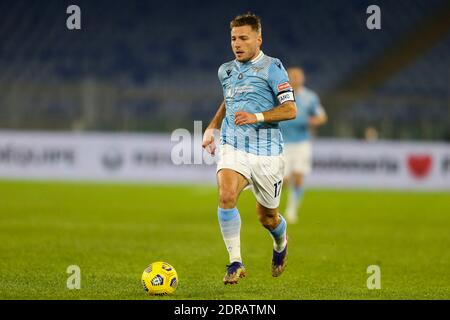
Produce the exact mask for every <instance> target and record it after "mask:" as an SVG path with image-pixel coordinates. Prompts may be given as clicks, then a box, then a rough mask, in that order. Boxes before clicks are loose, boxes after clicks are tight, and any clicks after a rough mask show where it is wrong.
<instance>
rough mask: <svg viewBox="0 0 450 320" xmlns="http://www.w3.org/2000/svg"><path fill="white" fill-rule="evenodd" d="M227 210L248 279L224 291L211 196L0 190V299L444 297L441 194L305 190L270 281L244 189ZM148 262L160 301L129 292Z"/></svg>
mask: <svg viewBox="0 0 450 320" xmlns="http://www.w3.org/2000/svg"><path fill="white" fill-rule="evenodd" d="M283 197H285V195H283ZM284 203H285V201H283V202H282V204H283V205H282V207H281V208H283V207H284ZM238 207H239V210H240V212H241V216H242V232H241V239H242V254H243V259H244V263H245V265H246V268H247V272H248V275H247V278H245V279H243V280H242V281H241V282H240V283H239V284H238V285H235V286H224V285H223V283H222V277H223V275H224V271H225V264H226V263H227V262H228V261H227V257H228V255H227V252H226V249H225V247H224V245H223V241H222V238H221V235H220V231H219V226H218V223H217V212H216V208H217V190H216V188H215V187H213V186H158V185H132V184H123V185H121V184H100V183H98V184H97V183H96V184H85V183H62V182H61V183H51V182H12V181H3V182H1V183H0V299H449V298H450V250H449V248H450V194H448V193H414V192H375V191H331V190H308V191H307V192H306V196H305V202H304V205H303V207H302V211H301V218H300V221H299V224H297V225H289V226H288V234H289V241H290V242H289V260H288V261H289V262H288V267H287V269H286V271H285V273H284V274H283V275H282V276H281V277H280V278H272V276H271V271H270V270H271V268H270V263H271V253H272V252H271V250H272V243H271V238H270V236H269V234H268V232H267V231H266V230H265V229H263V228H262V227H261V226H260V225H259V223H258V221H257V219H256V215H255V212H254V208H255V202H254V198H253V195H252V194H251V192H250V191H245V192H244V193H243V194H242V196H241V198H240V201H239V206H238ZM158 260H163V261H167V262H169V263H171V264H172V265H173V266H174V267H175V268H176V270H177V272H178V275H179V279H180V285H179V287H178V289H177V291H176V292H175V294H174V295H172V296H168V297H149V296H147V295H146V293H145V292H144V290H143V289H142V287H141V284H140V277H141V274H142V271H143V270H144V268H145V267H146V266H147V265H148V264H149V263H150V262H153V261H158ZM69 265H78V266H79V267H80V268H81V289H80V290H69V289H67V287H66V281H67V278H68V276H69V274H67V273H66V269H67V267H68V266H69ZM369 265H379V266H380V268H381V286H382V287H381V289H380V290H369V289H367V287H366V281H367V278H368V276H369V274H367V273H366V269H367V267H368V266H369Z"/></svg>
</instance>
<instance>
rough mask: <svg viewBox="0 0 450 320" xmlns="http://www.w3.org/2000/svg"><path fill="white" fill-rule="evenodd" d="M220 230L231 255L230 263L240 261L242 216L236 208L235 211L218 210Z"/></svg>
mask: <svg viewBox="0 0 450 320" xmlns="http://www.w3.org/2000/svg"><path fill="white" fill-rule="evenodd" d="M217 215H218V218H219V225H220V230H221V231H222V237H223V241H224V242H225V246H226V247H227V250H228V254H229V255H230V263H232V262H235V261H238V262H242V258H241V236H240V233H241V216H240V215H239V211H238V209H237V208H236V207H234V208H233V209H222V208H219V209H218V210H217Z"/></svg>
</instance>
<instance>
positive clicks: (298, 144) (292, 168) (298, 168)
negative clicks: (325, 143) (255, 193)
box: [281, 67, 327, 223]
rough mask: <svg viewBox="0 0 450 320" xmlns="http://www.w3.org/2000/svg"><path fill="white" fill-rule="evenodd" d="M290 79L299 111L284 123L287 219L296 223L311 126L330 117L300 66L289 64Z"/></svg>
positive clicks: (308, 167)
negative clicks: (307, 83) (306, 82)
mask: <svg viewBox="0 0 450 320" xmlns="http://www.w3.org/2000/svg"><path fill="white" fill-rule="evenodd" d="M288 75H289V82H290V84H291V86H292V88H294V93H295V96H296V100H297V106H298V113H297V117H296V118H295V119H293V120H289V121H285V122H283V123H282V124H281V130H282V133H283V138H284V141H285V149H284V155H285V160H286V168H285V180H284V184H286V185H288V186H289V188H288V189H289V195H288V203H287V207H286V219H287V220H288V222H289V223H296V222H297V219H298V210H299V207H300V204H301V201H302V199H303V178H304V176H306V175H308V174H309V173H310V172H311V162H312V154H311V153H312V150H311V141H310V139H311V132H310V128H311V127H318V126H320V125H323V124H324V123H325V122H326V121H327V115H326V113H325V111H324V109H323V107H322V105H321V104H320V100H319V97H318V96H317V94H316V93H315V92H314V91H312V90H310V89H308V88H306V87H305V86H304V82H305V75H304V72H303V70H302V69H301V68H299V67H292V68H288Z"/></svg>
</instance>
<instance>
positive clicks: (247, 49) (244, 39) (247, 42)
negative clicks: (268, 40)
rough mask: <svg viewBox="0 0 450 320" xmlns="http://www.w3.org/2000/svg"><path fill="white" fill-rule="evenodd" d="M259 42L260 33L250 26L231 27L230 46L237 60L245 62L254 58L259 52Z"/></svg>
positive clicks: (260, 39)
mask: <svg viewBox="0 0 450 320" xmlns="http://www.w3.org/2000/svg"><path fill="white" fill-rule="evenodd" d="M261 43H262V38H261V35H260V34H259V33H258V32H256V31H254V30H253V29H252V27H250V26H242V27H234V28H233V29H231V48H232V49H233V53H234V55H235V57H236V60H237V61H239V62H247V61H249V60H252V59H253V58H255V57H256V56H257V55H258V54H259V48H260V47H261Z"/></svg>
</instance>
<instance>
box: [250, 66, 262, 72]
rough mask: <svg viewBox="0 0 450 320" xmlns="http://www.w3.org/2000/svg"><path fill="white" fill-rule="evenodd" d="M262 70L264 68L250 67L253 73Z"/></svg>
mask: <svg viewBox="0 0 450 320" xmlns="http://www.w3.org/2000/svg"><path fill="white" fill-rule="evenodd" d="M262 69H264V68H263V67H252V70H253V73H258V72H259V71H261V70H262Z"/></svg>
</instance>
